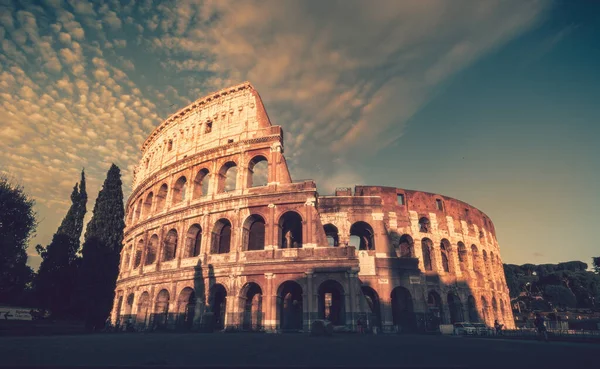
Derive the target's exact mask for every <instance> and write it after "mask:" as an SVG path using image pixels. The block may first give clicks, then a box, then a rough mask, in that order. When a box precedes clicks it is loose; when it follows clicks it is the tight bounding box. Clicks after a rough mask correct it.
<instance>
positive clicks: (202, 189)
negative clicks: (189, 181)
mask: <svg viewBox="0 0 600 369" xmlns="http://www.w3.org/2000/svg"><path fill="white" fill-rule="evenodd" d="M209 183H210V173H209V172H208V169H202V170H200V171H199V172H198V174H196V178H194V194H193V198H194V199H199V198H200V197H202V196H206V195H208V185H209Z"/></svg>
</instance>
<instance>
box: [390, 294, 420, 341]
mask: <svg viewBox="0 0 600 369" xmlns="http://www.w3.org/2000/svg"><path fill="white" fill-rule="evenodd" d="M391 299H392V319H393V323H394V325H395V326H397V327H399V328H401V329H402V331H403V332H411V331H414V330H415V329H416V328H417V320H416V316H415V314H414V311H413V299H412V296H411V295H410V292H409V291H408V290H407V289H406V288H404V287H396V288H394V289H393V290H392V294H391Z"/></svg>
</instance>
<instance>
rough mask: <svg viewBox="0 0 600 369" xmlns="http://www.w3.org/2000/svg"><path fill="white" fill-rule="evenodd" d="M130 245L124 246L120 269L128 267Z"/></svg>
mask: <svg viewBox="0 0 600 369" xmlns="http://www.w3.org/2000/svg"><path fill="white" fill-rule="evenodd" d="M131 248H132V246H131V245H128V246H127V247H126V248H125V251H123V266H122V270H127V268H129V255H130V253H131Z"/></svg>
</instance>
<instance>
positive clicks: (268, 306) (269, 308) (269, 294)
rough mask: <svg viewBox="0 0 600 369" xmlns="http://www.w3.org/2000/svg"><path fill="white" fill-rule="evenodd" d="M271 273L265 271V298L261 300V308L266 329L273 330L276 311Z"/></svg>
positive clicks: (272, 275)
mask: <svg viewBox="0 0 600 369" xmlns="http://www.w3.org/2000/svg"><path fill="white" fill-rule="evenodd" d="M274 276H275V275H274V274H273V273H265V279H266V281H267V287H266V291H265V299H264V302H263V310H264V312H265V319H264V325H265V330H266V331H271V332H273V331H275V330H276V329H277V324H276V322H277V313H276V306H275V305H276V296H275V293H276V292H275V291H273V277H274Z"/></svg>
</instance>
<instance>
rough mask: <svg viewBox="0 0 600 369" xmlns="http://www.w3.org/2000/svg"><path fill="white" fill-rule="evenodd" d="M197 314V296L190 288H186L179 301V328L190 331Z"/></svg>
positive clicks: (180, 294)
mask: <svg viewBox="0 0 600 369" xmlns="http://www.w3.org/2000/svg"><path fill="white" fill-rule="evenodd" d="M195 312H196V294H195V293H194V290H193V289H192V288H190V287H186V288H184V289H183V290H182V291H181V292H180V293H179V298H178V299H177V328H178V329H182V330H190V329H191V328H192V325H193V323H194V314H195Z"/></svg>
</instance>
